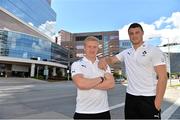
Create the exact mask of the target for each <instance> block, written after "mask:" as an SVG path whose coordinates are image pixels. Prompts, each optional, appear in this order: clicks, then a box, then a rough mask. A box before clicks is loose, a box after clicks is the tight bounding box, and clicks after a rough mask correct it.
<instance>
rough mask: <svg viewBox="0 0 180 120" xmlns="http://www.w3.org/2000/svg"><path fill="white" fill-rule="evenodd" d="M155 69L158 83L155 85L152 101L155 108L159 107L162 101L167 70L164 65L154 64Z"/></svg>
mask: <svg viewBox="0 0 180 120" xmlns="http://www.w3.org/2000/svg"><path fill="white" fill-rule="evenodd" d="M155 71H156V73H157V76H158V83H157V86H156V98H155V101H154V104H155V107H156V109H158V110H159V109H160V108H161V103H162V101H163V97H164V93H165V90H166V85H167V79H168V77H167V71H166V65H158V66H155Z"/></svg>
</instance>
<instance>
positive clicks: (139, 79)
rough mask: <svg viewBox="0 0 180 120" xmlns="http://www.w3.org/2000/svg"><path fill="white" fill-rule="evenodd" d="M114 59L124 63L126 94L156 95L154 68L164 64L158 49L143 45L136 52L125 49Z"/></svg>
mask: <svg viewBox="0 0 180 120" xmlns="http://www.w3.org/2000/svg"><path fill="white" fill-rule="evenodd" d="M116 57H117V58H118V59H119V60H120V61H124V62H125V66H126V74H127V79H128V87H127V93H129V94H132V95H137V96H139V95H142V96H154V95H156V85H157V78H156V72H155V69H154V66H157V65H163V64H165V57H164V55H163V53H162V51H161V50H160V49H159V48H157V47H154V46H150V45H146V44H143V45H142V46H140V47H139V48H137V49H136V50H135V49H134V48H130V49H126V50H124V51H122V52H121V53H119V54H117V55H116Z"/></svg>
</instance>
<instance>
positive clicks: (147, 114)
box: [140, 96, 161, 119]
mask: <svg viewBox="0 0 180 120" xmlns="http://www.w3.org/2000/svg"><path fill="white" fill-rule="evenodd" d="M154 100H155V96H148V97H146V96H143V97H141V104H140V107H141V108H140V109H141V110H140V111H141V118H143V119H161V111H158V110H157V109H156V107H155V105H154Z"/></svg>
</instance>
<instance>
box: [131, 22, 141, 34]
mask: <svg viewBox="0 0 180 120" xmlns="http://www.w3.org/2000/svg"><path fill="white" fill-rule="evenodd" d="M137 27H139V28H141V30H142V31H143V32H144V30H143V28H142V26H141V25H140V24H139V23H132V24H131V25H130V26H129V28H128V31H129V29H131V28H137Z"/></svg>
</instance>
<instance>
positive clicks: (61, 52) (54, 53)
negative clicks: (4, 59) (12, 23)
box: [0, 30, 68, 63]
mask: <svg viewBox="0 0 180 120" xmlns="http://www.w3.org/2000/svg"><path fill="white" fill-rule="evenodd" d="M67 52H68V51H67V50H66V49H65V48H62V47H60V46H59V45H57V44H55V43H52V42H50V41H49V40H44V39H40V38H37V37H34V36H30V35H27V34H22V33H16V32H12V31H5V30H0V56H9V57H16V58H25V59H34V60H42V61H53V62H59V63H63V61H67V57H68V53H67Z"/></svg>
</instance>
